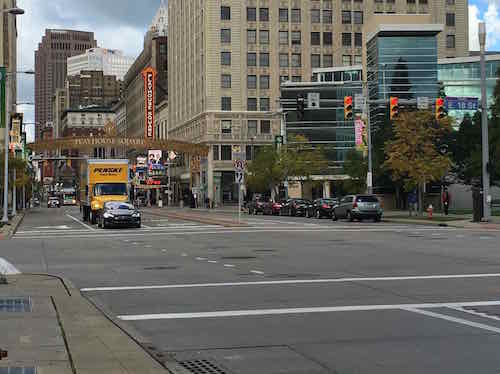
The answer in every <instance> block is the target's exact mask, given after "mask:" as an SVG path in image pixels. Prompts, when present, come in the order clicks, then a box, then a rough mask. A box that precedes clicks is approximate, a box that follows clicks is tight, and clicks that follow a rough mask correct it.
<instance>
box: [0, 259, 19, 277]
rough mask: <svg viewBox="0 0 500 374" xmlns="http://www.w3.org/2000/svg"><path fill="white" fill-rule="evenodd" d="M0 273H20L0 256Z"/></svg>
mask: <svg viewBox="0 0 500 374" xmlns="http://www.w3.org/2000/svg"><path fill="white" fill-rule="evenodd" d="M0 274H5V275H16V274H21V272H20V271H19V270H18V269H17V268H16V267H15V266H14V265H12V264H11V263H10V262H9V261H7V260H6V259H4V258H2V257H0Z"/></svg>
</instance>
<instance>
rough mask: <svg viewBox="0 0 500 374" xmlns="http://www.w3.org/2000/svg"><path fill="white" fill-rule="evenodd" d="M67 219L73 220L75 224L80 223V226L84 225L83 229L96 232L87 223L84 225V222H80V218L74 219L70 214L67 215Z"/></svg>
mask: <svg viewBox="0 0 500 374" xmlns="http://www.w3.org/2000/svg"><path fill="white" fill-rule="evenodd" d="M66 216H67V217H69V218H71V219H72V220H73V221H75V222H78V223H79V224H80V225H82V226H83V227H86V228H87V229H89V230H92V231H95V229H94V228H93V227H91V226H89V225H87V224H86V223H83V222H82V221H80V220H79V219H78V218H75V217H73V216H72V215H69V214H66Z"/></svg>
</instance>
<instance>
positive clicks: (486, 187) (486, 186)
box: [478, 22, 491, 221]
mask: <svg viewBox="0 0 500 374" xmlns="http://www.w3.org/2000/svg"><path fill="white" fill-rule="evenodd" d="M478 35H479V46H480V50H481V138H482V143H483V146H482V163H483V165H482V169H483V212H484V217H483V219H484V220H485V221H489V220H490V219H491V209H490V201H491V197H490V176H489V174H488V169H489V168H488V164H489V136H488V99H487V97H486V61H485V56H484V54H485V47H486V24H485V23H484V22H480V23H479V33H478Z"/></svg>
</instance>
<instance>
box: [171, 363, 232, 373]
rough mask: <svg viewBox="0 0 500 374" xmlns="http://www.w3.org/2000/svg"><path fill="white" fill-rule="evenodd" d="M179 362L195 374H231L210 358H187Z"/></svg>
mask: <svg viewBox="0 0 500 374" xmlns="http://www.w3.org/2000/svg"><path fill="white" fill-rule="evenodd" d="M179 364H180V365H181V366H183V367H184V368H185V369H187V370H189V371H190V372H191V373H193V374H229V373H227V372H226V371H225V370H223V369H222V368H220V367H219V366H217V365H216V364H214V363H213V362H210V361H209V360H185V361H179Z"/></svg>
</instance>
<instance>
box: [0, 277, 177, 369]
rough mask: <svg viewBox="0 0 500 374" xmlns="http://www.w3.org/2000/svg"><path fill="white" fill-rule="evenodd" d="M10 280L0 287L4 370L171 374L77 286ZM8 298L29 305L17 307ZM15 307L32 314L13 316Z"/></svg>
mask: <svg viewBox="0 0 500 374" xmlns="http://www.w3.org/2000/svg"><path fill="white" fill-rule="evenodd" d="M7 278H8V282H9V283H8V284H6V285H4V284H0V331H1V334H0V335H1V339H0V349H1V350H4V351H8V357H7V358H4V359H2V360H0V368H5V367H25V368H30V367H36V370H37V373H39V374H44V373H50V374H75V373H76V374H90V373H93V374H135V373H144V374H161V373H167V372H168V371H167V370H166V369H165V368H163V366H161V365H160V364H159V363H158V362H157V361H155V360H154V359H153V358H152V357H151V356H150V355H149V354H148V353H147V352H146V351H144V349H143V348H142V347H141V346H140V345H139V344H138V343H136V342H135V341H134V340H132V339H131V338H130V337H129V336H128V335H127V334H125V333H124V332H123V331H122V330H121V329H120V328H119V327H117V325H115V324H114V323H113V322H111V321H110V320H109V319H108V318H107V317H106V316H105V315H103V314H102V313H101V312H100V311H99V310H98V309H97V308H96V307H94V306H93V305H92V304H91V303H90V302H89V301H87V300H86V299H85V298H83V297H82V296H81V294H80V292H79V290H77V289H75V288H74V287H73V286H71V285H68V284H67V283H66V282H63V281H62V280H60V279H59V278H56V277H51V276H48V275H28V274H20V275H10V276H8V277H7ZM9 297H10V298H26V299H25V300H24V301H20V302H19V303H18V304H13V301H12V300H10V301H9V300H7V299H8V298H9ZM14 305H16V306H17V307H21V306H27V307H28V311H14V310H13V308H14ZM29 309H31V311H29ZM16 372H17V371H16ZM20 372H22V371H20ZM25 372H30V371H29V369H28V370H27V371H25Z"/></svg>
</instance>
